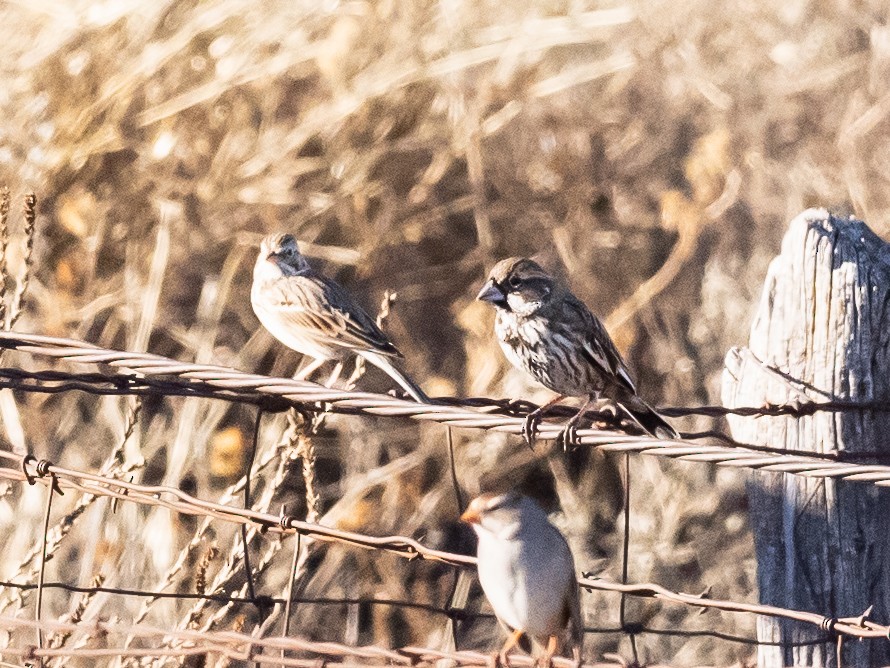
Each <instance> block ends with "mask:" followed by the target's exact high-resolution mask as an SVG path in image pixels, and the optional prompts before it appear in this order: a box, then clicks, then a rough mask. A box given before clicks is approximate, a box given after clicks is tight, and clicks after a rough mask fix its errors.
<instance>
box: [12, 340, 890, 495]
mask: <svg viewBox="0 0 890 668" xmlns="http://www.w3.org/2000/svg"><path fill="white" fill-rule="evenodd" d="M0 348H10V349H15V350H18V351H20V352H24V353H28V354H31V355H44V356H49V357H55V358H60V359H64V360H67V361H69V362H75V363H81V364H102V365H105V366H106V367H108V368H109V369H110V370H111V371H112V372H113V373H111V374H107V375H106V374H95V373H91V374H69V375H67V376H65V375H63V374H62V373H61V372H58V371H44V372H31V373H25V372H16V373H13V374H10V375H9V377H8V378H7V381H5V382H7V383H10V384H9V385H5V386H7V387H12V388H13V389H18V390H24V391H37V392H44V391H64V390H68V389H81V390H84V391H88V392H92V391H96V392H97V393H100V394H103V393H107V394H137V395H140V394H142V395H144V394H162V395H165V396H167V395H173V394H175V395H178V396H204V397H208V398H218V399H225V400H228V401H237V402H247V403H252V404H255V405H259V406H261V407H263V408H264V410H270V411H272V410H284V409H285V408H288V407H294V406H296V407H299V408H300V409H302V410H305V411H311V412H321V411H328V412H335V413H347V414H365V415H373V416H386V417H403V418H411V419H414V420H418V421H424V422H437V423H440V424H443V425H447V426H450V427H460V428H465V429H470V428H475V429H486V430H492V431H498V432H504V433H509V434H516V435H519V434H521V433H522V429H523V426H524V424H525V417H524V415H525V414H527V412H528V409H529V408H530V407H534V404H530V403H528V402H508V401H494V400H490V399H489V400H486V399H469V400H468V399H453V398H449V399H437V400H435V403H429V404H421V403H416V402H414V401H409V400H405V399H399V398H396V397H393V396H389V395H383V394H375V393H370V392H354V391H344V390H337V389H330V388H327V387H323V386H321V385H317V384H315V383H311V382H308V381H299V380H294V379H289V378H275V377H271V376H264V375H260V374H251V373H246V372H242V371H237V370H235V369H230V368H227V367H222V366H217V365H208V364H194V363H189V362H181V361H177V360H173V359H169V358H166V357H162V356H160V355H154V354H150V353H132V352H126V351H118V350H110V349H106V348H101V347H97V346H93V345H91V344H88V343H85V342H83V341H78V340H75V339H63V338H54V337H47V336H40V335H34V334H17V333H13V332H0ZM8 371H9V370H4V372H8ZM13 376H15V377H13ZM157 376H162V378H160V379H159V378H157ZM26 379H30V380H34V381H41V380H42V381H50V382H52V381H55V382H60V383H64V387H63V388H62V389H60V388H59V387H58V386H56V387H55V388H52V389H50V388H47V387H44V386H41V387H33V386H29V385H27V384H26V382H25V380H26ZM103 383H104V384H106V385H107V386H106V387H104V388H102V389H95V388H96V387H97V385H102V384H103ZM2 386H4V385H3V384H0V387H2ZM823 406H827V408H826V410H841V408H842V407H843V408H844V409H845V410H852V409H853V408H854V407H855V410H869V411H885V410H890V404H888V403H885V402H872V403H863V404H851V403H850V402H831V403H829V404H823V403H816V402H814V403H812V404H802V405H801V404H789V405H787V406H776V407H772V408H770V407H768V406H767V407H761V408H756V409H755V408H736V409H724V408H722V407H714V406H705V407H701V408H698V409H691V408H687V409H682V410H685V411H687V414H690V412H691V411H693V410H694V411H696V412H697V413H698V414H702V415H710V414H715V415H716V414H724V415H725V414H727V411H730V410H731V411H732V412H735V413H736V414H739V415H769V414H781V415H805V414H811V413H812V412H815V411H816V410H820V409H821V408H822V407H823ZM718 409H719V410H718ZM670 410H674V411H676V410H681V409H667V410H666V411H665V412H666V413H667V412H669V411H670ZM771 411H772V412H771ZM555 414H559V412H557V413H555ZM562 430H563V427H562V426H561V425H559V424H552V423H546V422H545V423H542V424H541V425H540V426H539V427H538V432H537V437H538V439H539V440H544V441H546V440H555V439H557V438H558V437H559V436H560V435H561V433H562ZM576 442H577V444H578V445H587V446H593V447H597V448H599V449H602V450H605V451H610V452H637V453H641V454H645V455H657V456H661V457H668V458H673V459H681V460H685V461H697V462H707V463H710V464H714V465H718V466H728V467H736V468H749V469H754V470H759V471H766V472H771V473H791V474H795V475H801V476H806V477H811V478H823V479H824V478H830V479H834V480H851V481H857V482H866V483H871V484H874V485H877V486H890V466H887V465H881V464H865V463H860V462H849V461H838V460H837V458H839V457H841V456H842V455H841V453H837V457H833V458H828V459H826V458H824V457H819V456H816V453H806V454H791V453H790V452H789V451H787V450H778V449H770V448H763V447H756V448H755V447H753V446H744V445H714V444H708V445H700V444H694V443H690V442H689V441H683V440H668V439H657V438H653V437H650V436H648V435H639V434H636V435H634V434H629V433H626V432H621V431H615V430H603V429H579V430H578V431H577V438H576ZM875 454H876V455H880V454H886V453H875ZM861 455H862V453H860V456H861Z"/></svg>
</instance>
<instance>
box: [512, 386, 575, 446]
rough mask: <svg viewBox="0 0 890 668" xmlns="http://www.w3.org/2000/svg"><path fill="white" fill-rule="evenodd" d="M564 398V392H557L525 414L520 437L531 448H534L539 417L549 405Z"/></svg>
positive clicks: (539, 421)
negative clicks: (551, 397)
mask: <svg viewBox="0 0 890 668" xmlns="http://www.w3.org/2000/svg"><path fill="white" fill-rule="evenodd" d="M565 398H566V397H565V395H564V394H557V395H556V396H555V397H554V398H553V399H551V400H550V401H548V402H547V403H546V404H544V405H543V406H540V407H538V408H536V409H535V410H533V411H532V412H531V413H529V414H528V415H526V416H525V422H524V423H523V425H522V438H524V439H525V442H526V444H527V445H528V447H530V448H531V449H532V450H534V449H535V434H536V433H537V431H538V425H539V424H541V419H542V418H543V415H544V411H546V410H547V409H548V408H550V407H551V406H554V405H556V404H558V403H559V402H560V401H562V400H563V399H565Z"/></svg>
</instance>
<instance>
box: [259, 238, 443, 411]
mask: <svg viewBox="0 0 890 668" xmlns="http://www.w3.org/2000/svg"><path fill="white" fill-rule="evenodd" d="M250 303H251V305H252V306H253V312H254V313H255V314H256V316H257V318H258V319H259V321H260V322H261V323H262V325H263V327H265V328H266V329H267V330H268V331H269V333H270V334H272V336H274V337H275V338H276V339H278V340H279V341H280V342H281V343H283V344H284V345H286V346H287V347H288V348H292V349H293V350H296V351H297V352H298V353H301V354H303V355H305V356H307V357H309V358H312V360H313V361H312V363H311V364H309V366H308V367H306V368H305V369H304V370H303V371H302V372H301V374H300V376H299V377H301V378H305V377H307V376H308V375H309V374H310V373H311V372H312V371H315V370H316V369H317V368H318V367H319V366H321V364H323V363H324V362H325V361H327V360H332V359H333V360H337V361H338V362H339V361H342V360H343V359H345V358H346V357H348V356H349V355H350V354H356V355H359V356H361V357H363V358H364V359H366V360H367V361H368V362H370V363H371V364H373V365H375V366H377V367H379V368H381V369H382V370H383V371H385V372H386V373H387V374H389V376H390V377H391V378H392V379H393V380H395V381H396V382H397V383H398V384H399V385H400V386H401V387H402V388H403V389H404V390H405V392H407V393H408V395H409V396H410V397H411V398H412V399H414V401H417V402H419V403H427V402H428V401H429V399H428V398H427V396H426V395H425V394H424V393H423V391H422V390H421V389H420V388H419V387H418V386H417V384H416V383H414V382H413V381H412V380H411V379H410V378H408V376H406V375H405V374H404V373H403V372H402V371H401V370H399V369H398V368H397V367H396V366H395V364H394V363H393V360H394V359H395V358H401V357H403V356H402V354H401V353H400V352H399V351H398V349H397V348H396V347H395V346H394V345H393V344H392V342H391V341H390V340H389V339H388V338H387V337H386V334H384V333H383V331H382V330H381V329H380V327H378V326H377V323H376V322H374V319H373V318H372V317H371V316H369V315H368V314H367V313H366V312H365V311H364V310H363V309H362V307H361V306H359V305H358V304H357V303H356V302H355V300H354V299H353V298H352V296H351V295H350V294H349V293H348V292H347V291H346V290H344V289H343V288H342V287H340V286H339V285H338V284H337V283H335V282H334V281H332V280H331V279H329V278H327V277H326V276H324V275H322V274H320V273H318V272H316V271H315V270H314V269H312V267H311V266H310V265H309V262H308V261H307V260H306V258H305V257H304V256H303V255H302V254H301V253H300V250H299V246H298V244H297V240H296V238H295V237H294V236H293V235H292V234H271V235H269V236H267V237H266V238H264V239H263V241H262V243H261V244H260V252H259V255H258V256H257V260H256V264H255V265H254V268H253V285H252V286H251V290H250Z"/></svg>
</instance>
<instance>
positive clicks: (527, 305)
mask: <svg viewBox="0 0 890 668" xmlns="http://www.w3.org/2000/svg"><path fill="white" fill-rule="evenodd" d="M507 305H508V306H509V307H510V310H511V311H513V313H517V314H519V315H531V314H532V313H534V312H535V311H537V310H538V309H539V308H540V307H541V302H530V301H526V299H525V297H523V296H522V295H520V294H517V293H515V292H511V293H509V294H508V295H507Z"/></svg>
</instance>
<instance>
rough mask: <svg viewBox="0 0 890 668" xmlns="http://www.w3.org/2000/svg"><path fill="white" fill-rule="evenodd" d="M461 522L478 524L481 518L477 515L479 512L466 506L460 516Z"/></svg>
mask: <svg viewBox="0 0 890 668" xmlns="http://www.w3.org/2000/svg"><path fill="white" fill-rule="evenodd" d="M460 521H461V522H466V523H467V524H479V522H481V521H482V518H481V517H479V513H477V512H476V511H475V510H474V509H473V508H467V509H466V510H465V511H464V514H463V515H461V516H460Z"/></svg>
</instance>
